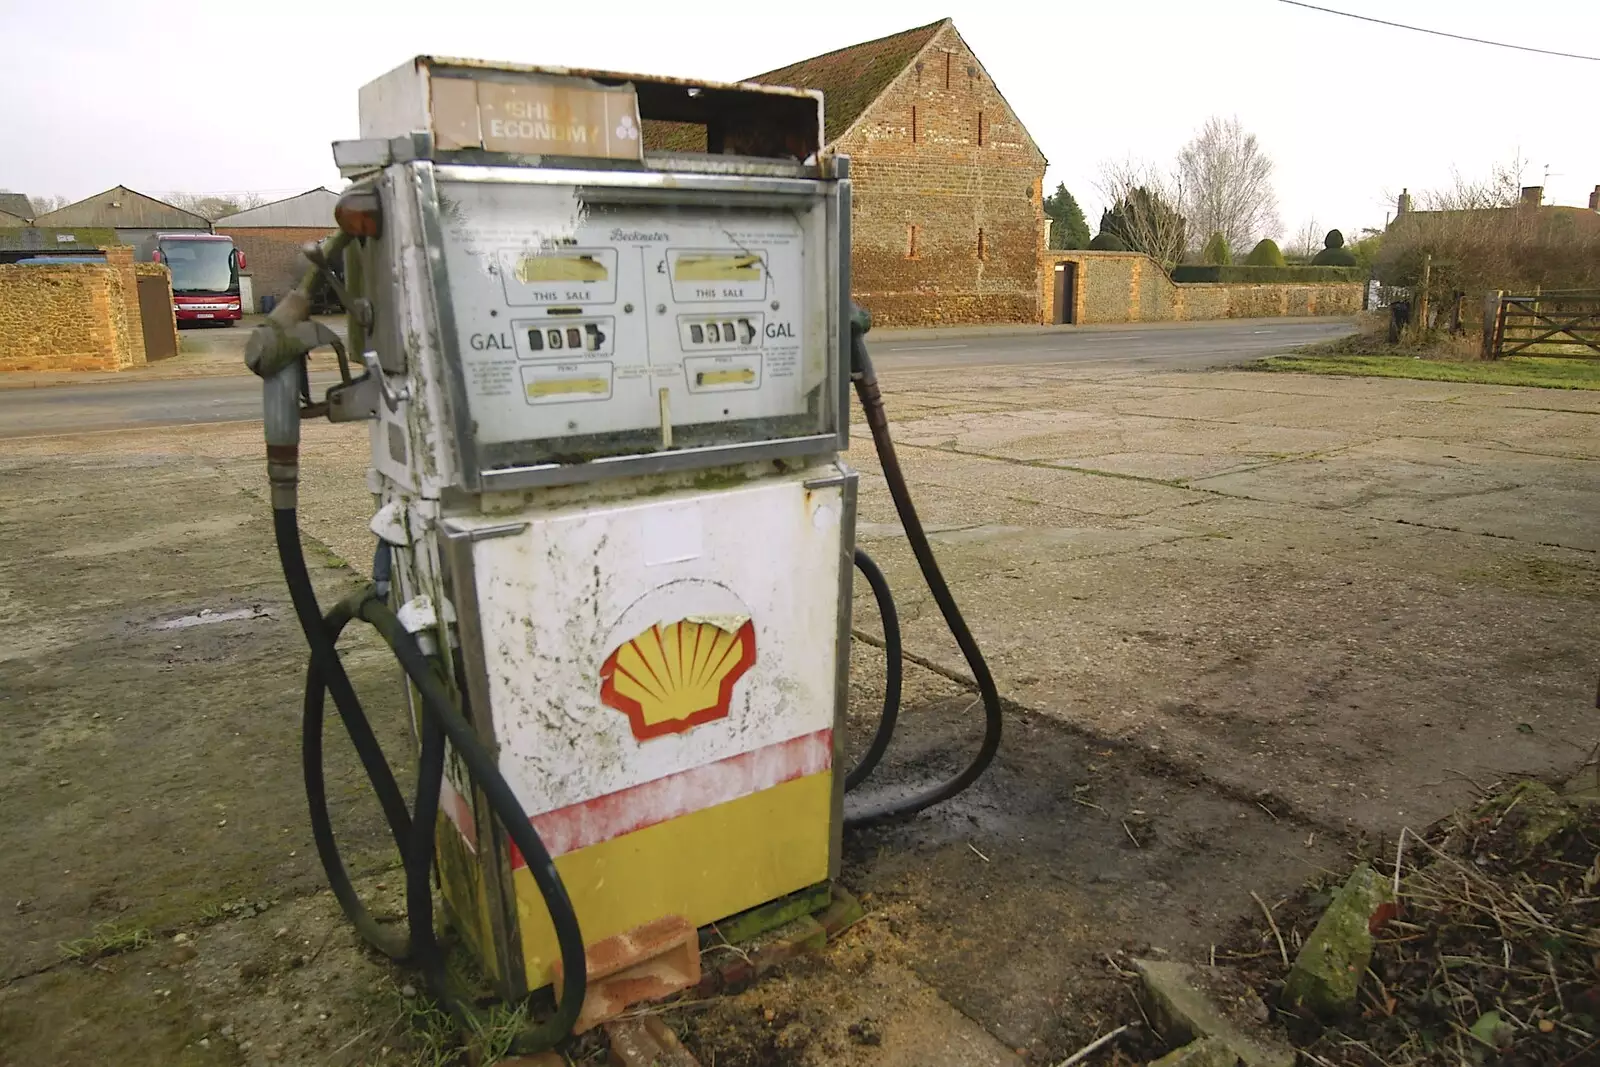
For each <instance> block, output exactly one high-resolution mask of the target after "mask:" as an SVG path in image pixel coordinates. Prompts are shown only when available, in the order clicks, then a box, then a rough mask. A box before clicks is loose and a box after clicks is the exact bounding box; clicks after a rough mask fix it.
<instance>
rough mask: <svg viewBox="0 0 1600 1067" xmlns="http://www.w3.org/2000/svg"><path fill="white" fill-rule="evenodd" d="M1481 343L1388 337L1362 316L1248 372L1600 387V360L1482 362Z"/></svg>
mask: <svg viewBox="0 0 1600 1067" xmlns="http://www.w3.org/2000/svg"><path fill="white" fill-rule="evenodd" d="M1478 350H1479V339H1478V338H1477V337H1476V336H1474V335H1472V334H1456V335H1451V334H1447V333H1442V332H1434V331H1430V332H1429V333H1428V335H1427V336H1426V337H1423V338H1416V337H1408V338H1407V339H1405V340H1403V341H1400V342H1398V343H1391V342H1390V341H1389V339H1388V321H1387V318H1386V317H1385V316H1384V315H1382V314H1379V313H1376V312H1371V313H1367V314H1364V315H1362V316H1361V317H1360V319H1359V320H1358V325H1357V329H1356V332H1355V333H1350V334H1345V335H1344V336H1342V337H1336V338H1334V339H1333V340H1331V341H1323V342H1321V343H1319V344H1314V345H1306V346H1304V347H1302V348H1298V349H1296V350H1295V352H1294V354H1292V355H1287V356H1271V357H1269V358H1267V359H1263V360H1259V361H1257V362H1255V363H1251V364H1247V365H1246V366H1247V367H1248V369H1250V370H1260V371H1289V372H1295V373H1299V374H1342V375H1349V376H1354V377H1366V378H1413V379H1417V380H1420V381H1426V382H1469V383H1473V384H1477V385H1524V386H1533V387H1535V388H1539V389H1600V359H1560V358H1550V357H1548V356H1545V357H1541V356H1537V355H1530V356H1512V357H1511V358H1509V359H1497V360H1484V359H1479V358H1478Z"/></svg>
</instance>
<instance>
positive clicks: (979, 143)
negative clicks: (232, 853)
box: [978, 111, 983, 148]
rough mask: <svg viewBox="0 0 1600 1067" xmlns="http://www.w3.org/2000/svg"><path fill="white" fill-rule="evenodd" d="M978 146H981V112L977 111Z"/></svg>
mask: <svg viewBox="0 0 1600 1067" xmlns="http://www.w3.org/2000/svg"><path fill="white" fill-rule="evenodd" d="M978 147H979V148H982V147H983V112H981V111H980V112H978Z"/></svg>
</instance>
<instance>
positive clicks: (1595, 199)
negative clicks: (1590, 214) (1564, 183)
mask: <svg viewBox="0 0 1600 1067" xmlns="http://www.w3.org/2000/svg"><path fill="white" fill-rule="evenodd" d="M1589 210H1590V211H1600V185H1597V186H1595V187H1594V192H1592V193H1590V194H1589Z"/></svg>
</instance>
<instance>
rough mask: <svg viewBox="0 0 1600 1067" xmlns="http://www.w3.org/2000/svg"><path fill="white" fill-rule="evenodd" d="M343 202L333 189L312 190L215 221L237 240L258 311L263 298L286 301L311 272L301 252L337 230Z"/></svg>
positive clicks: (235, 242) (221, 230)
mask: <svg viewBox="0 0 1600 1067" xmlns="http://www.w3.org/2000/svg"><path fill="white" fill-rule="evenodd" d="M338 202H339V194H338V193H336V192H334V191H333V190H331V189H309V190H307V191H306V192H303V193H301V194H300V195H298V196H291V197H288V198H286V199H284V200H276V201H274V202H272V203H270V204H262V205H261V206H260V207H253V208H247V209H246V210H244V211H239V212H236V213H234V214H232V215H224V216H223V217H222V218H220V219H218V220H217V221H216V231H217V233H220V234H226V235H227V236H229V237H231V238H233V243H234V245H235V246H236V247H237V248H238V249H239V250H240V251H241V252H243V253H244V258H245V263H246V265H247V266H248V267H249V272H250V275H251V279H252V283H253V284H252V292H253V296H254V299H255V301H256V302H257V304H258V305H259V303H260V300H261V298H262V297H263V296H272V297H274V298H277V299H282V298H283V296H284V294H285V293H287V292H288V291H289V290H290V289H292V288H294V285H295V283H296V282H297V281H299V280H300V274H301V272H303V271H304V270H305V267H306V263H305V260H304V259H302V258H301V256H300V249H301V247H302V246H303V245H304V244H305V243H306V242H307V241H317V240H321V239H322V238H323V237H326V236H327V235H328V233H329V231H331V230H333V229H335V228H336V224H335V223H334V221H333V209H334V205H336V204H338ZM248 310H251V311H253V310H255V308H250V309H248Z"/></svg>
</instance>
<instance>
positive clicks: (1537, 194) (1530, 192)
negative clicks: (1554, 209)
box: [1522, 185, 1544, 207]
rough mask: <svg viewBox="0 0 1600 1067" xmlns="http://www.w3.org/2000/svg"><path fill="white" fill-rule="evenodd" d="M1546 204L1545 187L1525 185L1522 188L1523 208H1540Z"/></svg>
mask: <svg viewBox="0 0 1600 1067" xmlns="http://www.w3.org/2000/svg"><path fill="white" fill-rule="evenodd" d="M1543 203H1544V186H1542V185H1524V186H1523V187H1522V206H1523V207H1538V206H1539V205H1540V204H1543Z"/></svg>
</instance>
